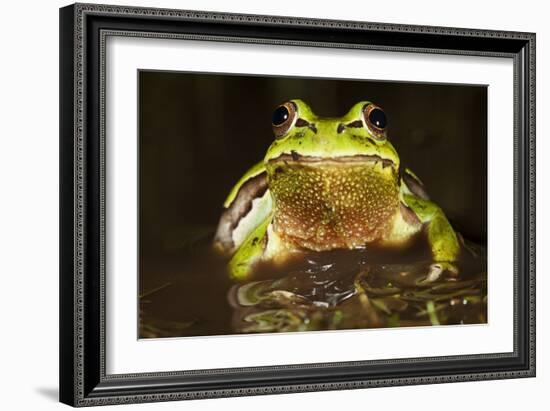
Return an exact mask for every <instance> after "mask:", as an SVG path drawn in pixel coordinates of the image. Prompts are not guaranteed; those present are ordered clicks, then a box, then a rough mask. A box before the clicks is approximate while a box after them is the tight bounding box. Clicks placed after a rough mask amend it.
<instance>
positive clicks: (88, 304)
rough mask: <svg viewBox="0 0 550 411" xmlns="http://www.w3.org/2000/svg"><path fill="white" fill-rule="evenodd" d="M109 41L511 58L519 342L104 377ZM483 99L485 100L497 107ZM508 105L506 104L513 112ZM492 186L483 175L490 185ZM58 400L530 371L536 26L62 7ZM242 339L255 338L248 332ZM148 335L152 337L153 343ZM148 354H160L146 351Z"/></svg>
mask: <svg viewBox="0 0 550 411" xmlns="http://www.w3.org/2000/svg"><path fill="white" fill-rule="evenodd" d="M109 37H126V38H138V39H139V38H143V39H146V38H147V39H171V40H173V41H174V40H175V41H177V40H178V39H180V40H181V39H184V40H185V39H188V40H189V39H192V40H193V41H196V42H199V43H200V42H205V43H207V42H221V43H229V44H231V45H239V44H259V45H277V46H281V47H288V48H292V47H318V48H322V49H327V50H333V49H338V50H339V51H340V52H345V51H346V50H367V51H369V50H370V51H378V52H386V53H411V54H424V55H427V56H472V57H482V58H486V59H489V60H490V59H507V60H509V61H510V62H511V64H512V65H513V101H509V102H507V104H508V105H510V104H511V105H513V130H511V133H512V134H513V147H508V149H510V150H512V149H513V165H512V164H510V167H512V169H513V173H512V174H510V175H509V177H506V178H507V179H508V181H509V180H510V179H512V180H513V182H511V184H512V186H513V219H511V220H510V221H502V222H501V224H503V225H507V226H509V227H510V229H511V230H512V229H513V239H512V238H510V239H509V241H510V242H512V241H513V267H510V269H511V270H513V296H512V298H511V299H510V304H512V306H513V316H512V317H513V318H511V319H510V321H511V322H512V323H513V338H512V339H513V349H512V350H511V351H509V352H489V353H487V352H484V353H473V354H466V355H464V354H458V355H445V356H422V357H410V358H409V357H408V358H397V359H388V358H376V359H369V360H362V359H361V358H360V357H359V358H357V359H356V360H354V361H327V362H324V361H322V362H313V363H311V362H309V363H306V362H304V363H291V364H286V363H280V364H276V365H268V366H265V365H262V366H246V367H231V368H229V367H226V368H224V367H220V368H216V367H213V368H212V367H210V368H207V369H196V368H188V369H173V370H168V371H166V370H165V371H144V372H131V373H115V374H111V373H109V372H107V366H106V358H107V356H109V355H111V354H110V353H109V348H108V346H107V342H106V339H107V334H108V333H109V332H112V329H110V328H109V327H108V324H107V322H108V321H107V316H108V310H109V307H108V305H107V304H106V301H107V297H106V294H107V293H108V291H109V290H108V286H107V278H108V277H107V276H108V275H109V273H107V269H106V267H107V264H106V261H107V260H109V258H111V256H110V255H109V248H108V247H107V246H106V235H107V233H108V231H109V223H111V220H110V217H109V216H108V215H107V214H106V197H108V196H109V195H110V194H109V191H108V190H107V185H108V177H107V175H108V171H106V169H107V164H108V163H106V158H109V156H110V153H109V150H108V148H107V145H106V139H108V136H107V135H106V122H107V123H108V121H109V120H106V119H108V115H107V111H106V105H105V101H106V100H105V99H106V94H108V93H109V87H112V86H113V84H112V83H110V81H111V80H110V79H109V71H108V70H106V59H107V58H108V57H107V55H106V42H107V39H108V38H109ZM494 103H495V102H494V101H491V100H490V99H489V104H494ZM508 107H509V106H508ZM489 184H491V182H490V181H489ZM60 214H61V225H60V235H61V243H60V401H61V402H63V403H66V404H69V405H72V406H92V405H106V404H124V403H138V402H151V401H170V400H182V399H198V398H217V397H228V396H243V395H259V394H276V393H292V392H304V391H323V390H339V389H356V388H368V387H383V386H396V385H413V384H433V383H447V382H458V381H477V380H488V379H503V378H522V377H534V376H535V34H534V33H524V32H507V31H491V30H481V29H463V28H447V27H428V26H413V25H397V24H386V23H368V22H351V21H335V20H316V19H307V18H294V17H279V16H260V15H241V14H227V13H214V12H199V11H185V10H167V9H153V8H138V7H127V6H108V5H96V4H74V5H70V6H67V7H64V8H61V9H60ZM247 338H256V337H255V336H249V337H247ZM153 343H154V342H153ZM153 360H154V359H153Z"/></svg>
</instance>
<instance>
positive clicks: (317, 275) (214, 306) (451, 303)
mask: <svg viewBox="0 0 550 411" xmlns="http://www.w3.org/2000/svg"><path fill="white" fill-rule="evenodd" d="M466 244H467V246H466V247H465V248H464V251H463V252H462V256H461V260H460V262H459V264H458V267H459V273H458V274H457V275H456V274H453V273H451V272H439V270H437V269H430V266H431V264H432V261H430V253H429V249H428V247H427V244H426V241H425V239H424V238H423V237H419V238H418V239H417V241H415V242H414V243H413V244H412V245H411V246H409V247H408V248H406V249H400V250H392V251H389V250H382V249H376V248H374V247H370V248H368V249H365V250H354V251H343V250H340V251H331V252H323V253H309V254H305V255H303V256H301V257H299V258H296V259H295V260H293V261H290V262H289V263H288V264H285V266H278V267H274V266H272V265H269V264H262V265H260V266H259V267H258V268H257V270H256V271H255V273H254V275H253V276H252V277H251V278H250V279H249V280H247V281H244V282H235V281H231V280H230V279H229V278H228V276H227V274H226V269H225V265H226V262H227V259H226V258H224V257H222V256H219V255H218V254H216V253H215V252H214V251H212V249H211V246H210V239H205V240H204V241H203V242H200V243H197V244H195V245H194V246H192V247H188V248H187V249H186V250H185V251H177V250H173V251H170V252H166V255H165V256H163V257H162V258H157V259H155V260H152V259H145V258H143V259H142V261H141V272H140V290H141V291H140V296H139V301H140V325H139V329H140V337H141V338H159V337H185V336H202V335H226V334H240V333H256V332H289V331H308V330H336V329H354V328H380V327H410V326H428V325H446V324H480V323H486V322H487V270H486V265H487V263H486V250H485V248H484V247H481V246H478V245H475V244H471V243H466ZM430 272H431V275H430V274H429V273H430Z"/></svg>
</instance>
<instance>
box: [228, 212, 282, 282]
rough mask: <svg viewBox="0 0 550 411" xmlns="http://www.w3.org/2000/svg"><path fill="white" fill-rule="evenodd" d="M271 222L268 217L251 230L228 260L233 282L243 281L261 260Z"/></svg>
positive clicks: (270, 217) (270, 218)
mask: <svg viewBox="0 0 550 411" xmlns="http://www.w3.org/2000/svg"><path fill="white" fill-rule="evenodd" d="M271 220H272V216H271V215H269V216H268V217H267V218H265V220H264V221H262V222H261V223H260V225H258V226H257V227H256V228H255V229H254V230H252V232H251V233H250V234H249V235H248V237H247V238H246V239H245V240H244V242H243V243H242V244H241V245H240V246H239V248H238V249H237V251H236V252H235V254H233V257H231V259H230V260H229V263H228V266H227V267H228V269H229V274H230V276H231V277H232V278H234V279H235V280H243V279H245V278H246V277H247V276H248V275H249V274H250V272H251V270H252V266H253V265H254V264H255V263H256V262H257V261H259V260H260V259H261V258H262V256H263V254H264V250H265V248H266V245H267V241H268V233H267V228H268V226H269V224H270V223H271Z"/></svg>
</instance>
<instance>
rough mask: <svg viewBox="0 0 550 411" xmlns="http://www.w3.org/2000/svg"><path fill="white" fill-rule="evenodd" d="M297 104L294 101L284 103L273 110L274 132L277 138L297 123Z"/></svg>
mask: <svg viewBox="0 0 550 411" xmlns="http://www.w3.org/2000/svg"><path fill="white" fill-rule="evenodd" d="M297 117H298V116H297V113H296V104H294V103H293V102H292V101H289V102H288V103H285V104H282V105H280V106H279V107H277V108H276V109H275V111H274V112H273V120H272V121H271V123H272V125H273V133H274V134H275V137H276V138H281V137H282V136H284V135H285V134H286V133H287V132H288V130H290V128H291V127H292V126H293V125H294V123H296V118H297Z"/></svg>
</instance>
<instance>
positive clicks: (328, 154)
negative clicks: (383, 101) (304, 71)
mask: <svg viewBox="0 0 550 411" xmlns="http://www.w3.org/2000/svg"><path fill="white" fill-rule="evenodd" d="M272 123H273V133H274V135H275V140H274V141H273V143H272V144H271V146H270V147H269V149H268V150H267V153H266V156H265V158H264V161H265V163H266V164H267V163H269V162H278V161H285V160H293V161H294V162H323V161H331V162H332V161H337V162H340V163H348V162H350V163H366V164H370V163H372V164H373V165H374V164H376V163H378V162H379V163H380V164H381V165H382V166H383V168H386V167H391V168H392V169H394V170H397V169H398V167H399V156H398V155H397V152H396V151H395V149H394V147H393V146H392V144H391V143H390V142H389V141H388V139H387V124H386V115H385V114H384V111H383V110H382V109H381V108H380V107H378V106H377V105H376V104H374V103H371V102H369V101H361V102H359V103H357V104H355V105H354V106H353V107H352V108H351V110H349V111H348V113H347V114H345V115H344V116H342V117H335V118H328V117H319V116H317V115H316V114H315V113H313V111H312V110H311V108H310V107H309V106H308V105H307V104H306V103H304V102H303V101H301V100H291V101H288V102H286V103H284V104H282V105H280V106H279V107H277V108H276V109H275V111H274V112H273V121H272Z"/></svg>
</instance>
